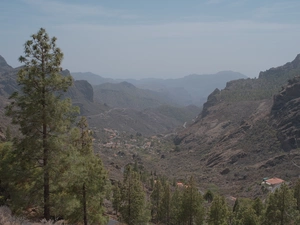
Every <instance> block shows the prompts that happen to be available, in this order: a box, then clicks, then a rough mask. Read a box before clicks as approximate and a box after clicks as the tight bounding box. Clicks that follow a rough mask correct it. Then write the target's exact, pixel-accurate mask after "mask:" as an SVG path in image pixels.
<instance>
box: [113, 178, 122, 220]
mask: <svg viewBox="0 0 300 225" xmlns="http://www.w3.org/2000/svg"><path fill="white" fill-rule="evenodd" d="M120 186H121V184H120V183H119V182H118V183H116V184H115V185H114V186H113V190H112V191H113V201H112V204H113V208H114V210H115V211H116V215H117V216H118V213H119V208H120V204H121V191H120Z"/></svg>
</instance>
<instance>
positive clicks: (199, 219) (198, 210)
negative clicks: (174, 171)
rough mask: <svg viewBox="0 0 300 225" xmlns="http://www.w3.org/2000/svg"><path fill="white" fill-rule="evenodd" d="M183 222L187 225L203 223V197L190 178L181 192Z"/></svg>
mask: <svg viewBox="0 0 300 225" xmlns="http://www.w3.org/2000/svg"><path fill="white" fill-rule="evenodd" d="M182 210H183V220H184V222H185V223H186V224H188V225H194V224H196V225H201V224H203V222H204V215H205V211H204V207H203V197H202V195H201V194H200V192H199V190H198V189H197V187H196V183H195V181H194V178H193V177H191V178H190V180H189V182H188V184H187V187H186V188H185V189H184V192H183V200H182Z"/></svg>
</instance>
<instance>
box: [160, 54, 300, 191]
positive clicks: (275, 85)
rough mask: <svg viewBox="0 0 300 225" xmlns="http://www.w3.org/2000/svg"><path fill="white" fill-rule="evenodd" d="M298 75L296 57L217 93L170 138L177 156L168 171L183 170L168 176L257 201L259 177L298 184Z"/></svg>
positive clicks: (299, 72) (171, 157)
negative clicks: (192, 120) (188, 176)
mask: <svg viewBox="0 0 300 225" xmlns="http://www.w3.org/2000/svg"><path fill="white" fill-rule="evenodd" d="M297 74H298V75H299V74H300V56H299V55H298V56H297V57H296V58H295V60H294V61H292V62H291V63H287V64H285V65H284V66H281V67H278V68H272V69H270V70H267V71H265V72H261V73H260V75H259V78H258V79H246V80H237V81H231V82H229V83H227V85H226V88H225V89H224V90H218V89H216V90H215V91H214V92H213V93H212V94H211V95H210V96H209V97H208V100H207V102H206V103H205V104H204V107H203V111H202V113H201V114H200V115H199V116H198V118H197V120H196V121H195V123H193V124H192V125H191V126H190V127H188V128H187V129H184V130H182V131H181V132H179V133H178V135H176V137H175V138H174V143H175V144H176V145H178V148H180V149H181V151H180V152H179V153H178V154H177V155H176V156H174V155H171V156H170V165H172V163H173V162H172V161H174V160H178V162H180V164H181V163H182V166H181V167H172V168H171V169H170V170H169V173H172V175H173V176H175V174H177V175H179V174H181V175H182V176H183V175H184V174H186V173H189V174H195V176H197V178H198V182H199V183H203V184H210V185H211V184H215V185H216V186H218V187H220V188H221V189H222V190H223V191H224V192H225V193H235V194H237V195H240V196H247V195H260V194H261V190H260V186H259V185H257V184H259V183H260V181H261V179H262V178H263V177H273V176H276V177H280V178H282V179H284V180H287V181H293V179H296V178H298V176H299V167H297V165H300V160H299V159H300V158H299V152H298V150H299V149H298V139H299V128H300V127H299V100H300V99H299V93H300V86H299V85H300V83H299V78H294V77H295V75H297ZM164 163H165V162H164ZM167 169H168V168H166V170H167ZM182 171H185V172H186V173H184V172H182Z"/></svg>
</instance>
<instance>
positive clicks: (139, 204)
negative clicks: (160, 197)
mask: <svg viewBox="0 0 300 225" xmlns="http://www.w3.org/2000/svg"><path fill="white" fill-rule="evenodd" d="M120 214H121V219H122V220H123V221H124V222H125V223H127V224H128V225H142V224H147V222H148V221H149V216H150V215H149V214H150V213H149V210H148V208H147V202H146V195H145V192H144V190H143V185H142V183H141V181H140V178H139V174H138V173H137V172H135V171H133V170H132V168H131V166H128V167H127V168H126V170H125V172H124V180H123V184H122V187H121V205H120Z"/></svg>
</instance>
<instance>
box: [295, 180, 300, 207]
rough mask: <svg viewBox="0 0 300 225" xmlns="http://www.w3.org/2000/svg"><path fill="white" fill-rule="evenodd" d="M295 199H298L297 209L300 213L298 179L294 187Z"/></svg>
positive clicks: (299, 183)
mask: <svg viewBox="0 0 300 225" xmlns="http://www.w3.org/2000/svg"><path fill="white" fill-rule="evenodd" d="M294 198H295V199H296V203H297V209H298V210H299V211H300V179H298V181H297V182H296V185H295V187H294Z"/></svg>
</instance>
